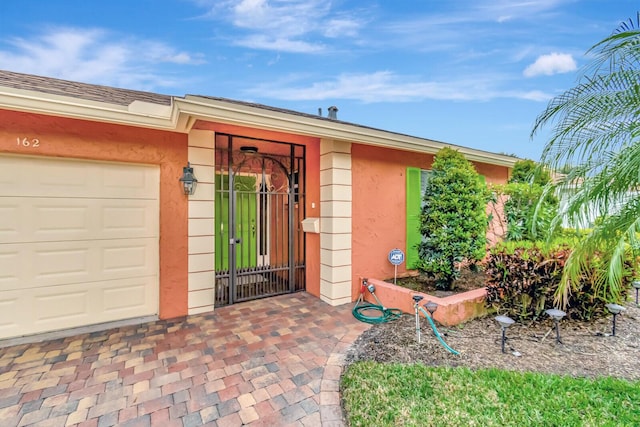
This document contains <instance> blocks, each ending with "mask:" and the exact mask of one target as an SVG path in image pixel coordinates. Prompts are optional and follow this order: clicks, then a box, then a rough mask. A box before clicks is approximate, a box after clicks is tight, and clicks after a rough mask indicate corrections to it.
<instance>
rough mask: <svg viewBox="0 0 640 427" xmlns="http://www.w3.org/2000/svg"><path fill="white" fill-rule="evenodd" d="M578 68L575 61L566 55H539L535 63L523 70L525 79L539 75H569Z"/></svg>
mask: <svg viewBox="0 0 640 427" xmlns="http://www.w3.org/2000/svg"><path fill="white" fill-rule="evenodd" d="M577 68H578V66H577V64H576V61H575V60H574V59H573V56H571V55H570V54H568V53H555V52H554V53H550V54H548V55H541V56H539V57H538V59H536V61H535V62H534V63H533V64H531V65H529V66H528V67H527V68H525V70H524V72H523V75H524V76H525V77H535V76H539V75H545V76H551V75H554V74H561V73H569V72H571V71H575V70H576V69H577Z"/></svg>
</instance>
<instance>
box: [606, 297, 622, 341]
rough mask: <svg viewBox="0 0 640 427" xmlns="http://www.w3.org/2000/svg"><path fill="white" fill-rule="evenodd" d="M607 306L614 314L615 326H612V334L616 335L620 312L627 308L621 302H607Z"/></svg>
mask: <svg viewBox="0 0 640 427" xmlns="http://www.w3.org/2000/svg"><path fill="white" fill-rule="evenodd" d="M605 307H607V309H608V310H609V312H610V313H611V314H613V326H612V328H611V335H613V336H614V337H615V336H616V317H618V314H620V313H622V312H623V311H625V310H626V308H624V307H623V306H621V305H619V304H606V305H605Z"/></svg>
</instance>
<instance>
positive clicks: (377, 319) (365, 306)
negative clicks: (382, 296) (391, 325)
mask: <svg viewBox="0 0 640 427" xmlns="http://www.w3.org/2000/svg"><path fill="white" fill-rule="evenodd" d="M365 289H366V290H368V291H369V293H371V295H373V297H374V298H375V299H376V302H377V304H372V303H370V302H367V301H365V300H364V291H365ZM375 289H376V288H375V286H373V285H372V284H368V283H367V279H364V280H363V281H362V286H361V288H360V297H359V298H358V301H357V302H356V305H354V306H353V310H351V313H353V317H355V318H356V319H358V320H359V321H361V322H365V323H371V324H372V325H376V324H379V323H387V322H391V321H392V320H396V319H399V318H400V317H401V316H402V310H400V309H399V308H385V306H383V305H382V303H380V300H379V299H378V297H377V296H376V293H375ZM367 310H374V311H378V312H380V314H379V315H377V316H367V315H366V314H363V312H364V311H367Z"/></svg>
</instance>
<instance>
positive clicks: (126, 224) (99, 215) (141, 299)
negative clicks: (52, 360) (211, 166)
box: [0, 155, 160, 338]
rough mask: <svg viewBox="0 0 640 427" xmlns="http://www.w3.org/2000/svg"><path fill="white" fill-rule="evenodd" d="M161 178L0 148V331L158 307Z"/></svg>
mask: <svg viewBox="0 0 640 427" xmlns="http://www.w3.org/2000/svg"><path fill="white" fill-rule="evenodd" d="M159 179H160V177H159V170H158V168H157V167H153V166H141V165H129V164H114V163H99V162H85V161H77V160H69V159H57V158H34V157H20V156H2V155H0V338H8V337H17V336H21V335H27V334H33V333H38V332H46V331H54V330H58V329H65V328H70V327H76V326H85V325H91V324H96V323H102V322H107V321H113V320H122V319H127V318H133V317H139V316H147V315H154V314H156V313H157V312H158V234H159V232H158V230H159V227H158V225H159V224H158V223H159V205H158V198H159Z"/></svg>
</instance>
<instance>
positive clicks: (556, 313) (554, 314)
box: [545, 308, 567, 344]
mask: <svg viewBox="0 0 640 427" xmlns="http://www.w3.org/2000/svg"><path fill="white" fill-rule="evenodd" d="M545 313H547V314H548V315H549V317H551V318H552V319H553V321H554V322H555V324H556V342H559V343H560V344H562V341H561V340H560V326H559V323H560V321H561V320H562V318H563V317H564V316H566V315H567V313H565V312H564V311H562V310H558V309H557V308H550V309H549V310H545Z"/></svg>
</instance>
